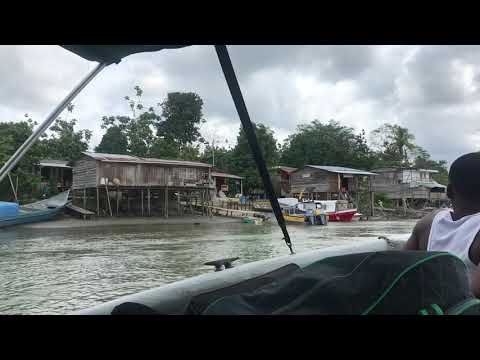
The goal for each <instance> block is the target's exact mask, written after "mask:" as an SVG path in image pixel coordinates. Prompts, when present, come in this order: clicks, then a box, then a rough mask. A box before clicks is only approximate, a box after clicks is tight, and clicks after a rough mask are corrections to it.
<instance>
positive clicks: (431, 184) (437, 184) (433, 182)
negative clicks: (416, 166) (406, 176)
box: [414, 180, 447, 189]
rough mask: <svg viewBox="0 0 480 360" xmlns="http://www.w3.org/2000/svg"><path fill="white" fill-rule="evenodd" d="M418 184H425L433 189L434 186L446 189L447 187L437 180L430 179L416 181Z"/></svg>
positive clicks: (424, 185)
mask: <svg viewBox="0 0 480 360" xmlns="http://www.w3.org/2000/svg"><path fill="white" fill-rule="evenodd" d="M414 184H415V185H416V186H423V187H426V188H428V189H433V188H441V189H446V188H447V187H446V186H445V185H442V184H440V183H438V182H436V181H435V180H432V181H429V182H422V181H417V182H415V183H414Z"/></svg>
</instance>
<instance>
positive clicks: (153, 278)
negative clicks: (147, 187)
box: [0, 220, 414, 314]
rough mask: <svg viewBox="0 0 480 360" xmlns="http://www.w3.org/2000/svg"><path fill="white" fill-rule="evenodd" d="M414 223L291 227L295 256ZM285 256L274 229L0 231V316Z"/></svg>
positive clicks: (59, 310) (397, 235) (73, 305)
mask: <svg viewBox="0 0 480 360" xmlns="http://www.w3.org/2000/svg"><path fill="white" fill-rule="evenodd" d="M413 225H414V220H407V221H391V222H386V221H375V222H351V223H329V225H328V226H302V225H292V226H289V232H290V234H291V238H292V242H293V244H294V247H295V251H296V252H297V253H300V252H305V251H309V250H313V249H319V248H324V247H329V246H335V245H345V244H349V243H356V242H360V241H365V240H369V239H374V238H377V237H378V236H381V235H387V236H389V237H390V238H392V239H398V240H403V239H405V240H406V239H407V238H408V236H409V233H410V231H411V229H412V228H413ZM286 254H288V248H287V247H286V245H285V244H284V242H283V240H282V234H281V231H280V229H279V228H278V226H276V225H274V224H271V225H252V224H242V223H220V224H218V225H212V224H199V225H193V224H187V225H185V224H174V225H165V224H160V225H146V224H142V225H128V226H112V227H93V228H88V227H87V228H75V229H74V228H66V229H65V228H59V229H37V228H26V227H17V228H12V229H3V230H2V229H0V314H67V313H70V312H72V311H75V310H80V309H83V308H86V307H90V306H93V305H97V304H99V303H102V302H105V301H108V300H112V299H115V298H117V297H119V296H123V295H128V294H132V293H135V292H138V291H141V290H146V289H150V288H153V287H157V286H161V285H164V284H167V283H171V282H174V281H178V280H181V279H185V278H187V277H191V276H195V275H199V274H202V273H205V272H209V271H212V268H211V267H208V266H204V265H203V263H204V262H206V261H210V260H215V259H218V258H223V257H233V256H238V257H240V260H238V261H237V262H235V264H236V265H239V264H243V263H248V262H252V261H257V260H262V259H267V258H272V257H275V256H280V255H286Z"/></svg>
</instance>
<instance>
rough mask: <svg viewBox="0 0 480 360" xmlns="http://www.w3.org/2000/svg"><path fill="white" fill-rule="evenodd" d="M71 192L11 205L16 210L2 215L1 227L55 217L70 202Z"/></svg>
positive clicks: (0, 218)
mask: <svg viewBox="0 0 480 360" xmlns="http://www.w3.org/2000/svg"><path fill="white" fill-rule="evenodd" d="M69 193H70V191H65V192H62V193H60V194H58V195H55V196H53V197H51V198H48V199H45V200H41V201H37V202H34V203H31V204H26V205H21V206H18V205H17V206H16V207H15V206H10V207H9V208H10V209H14V210H10V211H9V212H8V213H7V214H4V215H3V216H0V228H4V227H8V226H14V225H23V224H28V223H34V222H39V221H47V220H51V219H53V218H54V217H55V216H56V215H58V214H59V213H60V212H61V211H62V210H63V208H64V207H65V205H66V204H67V203H68V195H69ZM7 204H15V203H7ZM15 205H16V204H15Z"/></svg>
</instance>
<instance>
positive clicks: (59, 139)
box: [43, 118, 92, 163]
mask: <svg viewBox="0 0 480 360" xmlns="http://www.w3.org/2000/svg"><path fill="white" fill-rule="evenodd" d="M76 124H77V120H76V119H71V120H63V119H61V118H58V119H57V120H55V123H54V124H53V126H52V127H51V128H50V130H51V131H52V135H51V136H50V137H49V138H47V139H45V140H43V144H44V146H45V149H46V151H45V156H47V157H49V158H52V159H61V160H67V161H69V162H70V163H73V162H74V161H75V160H78V159H79V158H80V157H81V156H82V152H83V151H87V150H88V145H89V142H90V139H91V137H92V132H91V131H90V130H86V129H84V130H79V131H75V125H76Z"/></svg>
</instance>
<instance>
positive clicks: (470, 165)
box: [448, 152, 480, 201]
mask: <svg viewBox="0 0 480 360" xmlns="http://www.w3.org/2000/svg"><path fill="white" fill-rule="evenodd" d="M448 181H449V182H450V184H451V185H452V187H453V189H454V191H455V193H456V194H458V195H460V196H461V197H462V198H463V199H464V200H468V201H480V152H473V153H469V154H465V155H462V156H460V157H459V158H458V159H457V160H455V161H454V162H453V163H452V166H450V171H449V173H448Z"/></svg>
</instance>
